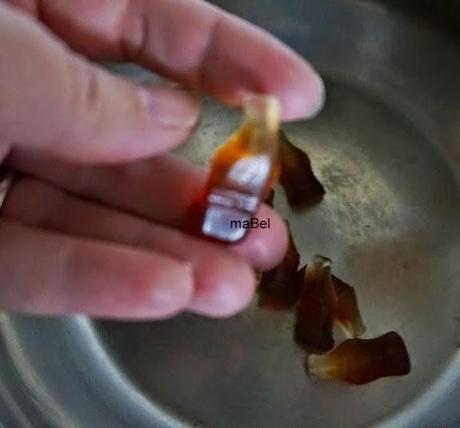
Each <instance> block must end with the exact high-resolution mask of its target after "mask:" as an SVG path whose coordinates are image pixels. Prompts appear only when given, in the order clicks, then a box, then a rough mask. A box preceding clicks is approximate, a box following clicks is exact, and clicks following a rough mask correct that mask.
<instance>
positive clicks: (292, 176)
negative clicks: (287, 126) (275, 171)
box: [280, 131, 325, 210]
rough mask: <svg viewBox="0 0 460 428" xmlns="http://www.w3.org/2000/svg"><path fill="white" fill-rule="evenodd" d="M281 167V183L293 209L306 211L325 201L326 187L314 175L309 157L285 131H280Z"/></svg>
mask: <svg viewBox="0 0 460 428" xmlns="http://www.w3.org/2000/svg"><path fill="white" fill-rule="evenodd" d="M280 167H281V172H280V183H281V185H282V186H283V188H284V191H285V192H286V197H287V200H288V203H289V205H290V206H291V207H292V208H293V209H296V210H301V209H305V208H308V207H310V206H312V205H314V204H316V203H318V202H320V201H321V200H322V199H323V196H324V193H325V190H324V187H323V186H322V184H321V183H320V182H319V181H318V179H317V178H316V177H315V175H314V174H313V170H312V168H311V162H310V159H309V157H308V155H307V154H306V153H305V152H303V151H302V150H300V149H299V148H298V147H296V146H294V145H293V144H292V143H291V142H290V141H289V140H288V138H287V136H286V134H285V133H284V132H283V131H280Z"/></svg>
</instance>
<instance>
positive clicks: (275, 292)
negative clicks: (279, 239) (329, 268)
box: [259, 222, 303, 310]
mask: <svg viewBox="0 0 460 428" xmlns="http://www.w3.org/2000/svg"><path fill="white" fill-rule="evenodd" d="M286 224H287V226H288V230H289V246H288V250H287V252H286V255H285V256H284V259H283V261H282V262H281V263H280V264H279V265H278V266H276V267H275V268H274V269H272V270H270V271H268V272H264V273H263V274H262V278H261V281H260V285H259V305H260V306H261V307H265V308H269V309H275V310H283V309H284V310H286V309H289V308H291V307H292V306H293V305H294V304H295V302H296V301H297V298H298V297H299V293H300V289H301V286H302V282H303V275H302V274H300V275H299V274H298V272H297V269H298V267H299V262H300V255H299V252H298V251H297V248H296V246H295V242H294V239H293V237H292V234H291V231H290V229H289V224H288V222H286Z"/></svg>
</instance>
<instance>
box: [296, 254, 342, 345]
mask: <svg viewBox="0 0 460 428" xmlns="http://www.w3.org/2000/svg"><path fill="white" fill-rule="evenodd" d="M303 282H304V283H303V287H302V290H301V292H300V296H299V300H298V302H297V307H296V320H295V328H294V337H295V340H296V342H297V344H298V345H299V346H301V347H302V348H303V349H305V350H306V351H307V352H311V353H318V354H321V353H324V352H327V351H329V350H331V349H332V348H333V346H334V336H333V320H334V312H335V308H336V305H337V299H336V295H335V290H334V285H333V283H332V275H331V261H330V260H329V259H328V258H326V257H322V256H314V257H313V259H312V260H311V262H309V263H308V265H307V268H306V269H305V276H304V281H303Z"/></svg>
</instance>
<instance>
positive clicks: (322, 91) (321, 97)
mask: <svg viewBox="0 0 460 428" xmlns="http://www.w3.org/2000/svg"><path fill="white" fill-rule="evenodd" d="M313 85H314V86H315V88H316V93H317V94H318V98H317V102H316V104H315V105H314V106H313V108H312V110H311V113H310V114H309V115H308V117H309V118H312V117H315V116H316V115H317V114H318V113H319V112H320V111H321V110H322V109H323V107H324V103H325V102H326V87H325V86H324V81H323V79H322V78H321V77H320V75H319V74H317V73H315V74H314V78H313Z"/></svg>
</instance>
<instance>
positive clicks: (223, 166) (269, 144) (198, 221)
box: [188, 95, 280, 243]
mask: <svg viewBox="0 0 460 428" xmlns="http://www.w3.org/2000/svg"><path fill="white" fill-rule="evenodd" d="M279 120H280V119H279V103H278V101H277V100H276V98H274V97H271V96H264V95H251V96H248V97H247V98H246V100H245V102H244V122H243V124H242V125H241V127H240V128H239V129H238V130H237V131H236V132H235V133H234V134H233V135H232V136H231V137H230V138H229V140H228V141H227V143H225V144H224V145H222V146H221V147H219V148H218V149H217V150H216V152H215V154H214V157H213V160H212V163H211V172H210V174H209V178H208V182H207V184H206V187H205V189H204V192H203V193H202V194H201V195H199V197H198V198H197V200H196V202H194V204H193V205H192V207H191V209H190V210H189V213H188V218H189V229H190V230H191V231H192V232H194V233H196V234H200V235H202V236H206V237H208V238H211V239H214V240H219V241H225V242H230V243H233V242H237V241H239V240H241V239H242V238H244V236H245V235H246V233H247V232H248V230H249V228H244V227H241V224H244V223H243V222H245V221H246V222H247V221H250V219H251V217H252V216H253V215H254V214H255V213H256V211H257V209H258V208H259V205H260V203H261V201H262V199H263V198H264V197H265V196H266V194H267V192H268V190H269V188H270V187H271V186H272V185H273V184H274V183H275V181H276V180H277V178H278V173H279V167H278V134H279ZM238 225H240V226H239V227H238Z"/></svg>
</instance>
